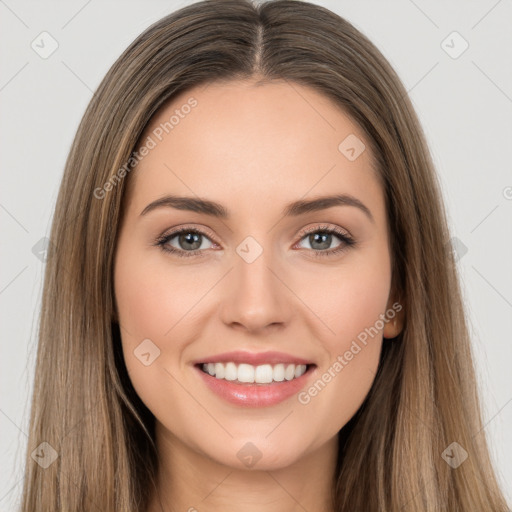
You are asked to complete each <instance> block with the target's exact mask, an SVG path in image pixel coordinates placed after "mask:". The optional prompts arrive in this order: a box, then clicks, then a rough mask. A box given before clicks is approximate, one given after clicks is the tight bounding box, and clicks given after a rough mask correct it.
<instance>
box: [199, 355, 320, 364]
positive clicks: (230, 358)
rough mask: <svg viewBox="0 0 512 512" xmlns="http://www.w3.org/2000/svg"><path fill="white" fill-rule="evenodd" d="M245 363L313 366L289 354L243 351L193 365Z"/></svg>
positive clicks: (213, 357) (207, 358)
mask: <svg viewBox="0 0 512 512" xmlns="http://www.w3.org/2000/svg"><path fill="white" fill-rule="evenodd" d="M229 362H232V363H237V364H241V363H246V364H250V365H253V366H257V365H261V364H280V363H288V364H296V365H297V364H306V365H309V364H313V363H312V362H311V361H308V360H306V359H302V358H301V357H296V356H293V355H291V354H285V353H284V352H258V353H254V352H243V351H235V352H224V353H222V354H216V355H213V356H207V357H204V358H203V359H200V360H198V361H195V362H194V364H201V363H229Z"/></svg>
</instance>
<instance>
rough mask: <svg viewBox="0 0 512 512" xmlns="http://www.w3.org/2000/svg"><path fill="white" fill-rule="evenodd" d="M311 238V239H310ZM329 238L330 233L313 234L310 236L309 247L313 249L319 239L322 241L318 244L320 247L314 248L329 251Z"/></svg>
mask: <svg viewBox="0 0 512 512" xmlns="http://www.w3.org/2000/svg"><path fill="white" fill-rule="evenodd" d="M311 237H312V239H311ZM331 237H332V235H331V234H330V233H323V234H318V233H315V234H313V235H311V236H310V241H309V243H310V244H311V247H313V248H315V247H314V244H315V243H317V242H318V241H319V239H323V241H320V242H319V243H320V247H316V248H317V249H329V246H330V245H331Z"/></svg>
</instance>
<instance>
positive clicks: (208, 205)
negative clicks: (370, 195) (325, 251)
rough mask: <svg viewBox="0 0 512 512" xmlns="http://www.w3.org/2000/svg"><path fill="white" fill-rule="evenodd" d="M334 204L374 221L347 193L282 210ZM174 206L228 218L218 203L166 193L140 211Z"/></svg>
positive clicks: (294, 212)
mask: <svg viewBox="0 0 512 512" xmlns="http://www.w3.org/2000/svg"><path fill="white" fill-rule="evenodd" d="M334 206H354V207H355V208H358V209H359V210H361V211H362V212H363V213H364V214H365V215H366V216H367V217H368V218H369V219H370V220H371V221H372V222H375V220H374V218H373V215H372V213H371V211H370V210H369V208H368V207H367V206H366V205H364V204H363V203H362V202H361V201H360V200H359V199H357V198H356V197H354V196H351V195H349V194H335V195H329V196H321V197H316V198H314V199H309V200H299V201H294V202H293V203H290V204H288V205H286V207H285V208H284V209H283V211H282V215H283V216H284V217H298V216H299V215H304V214H305V213H311V212H316V211H321V210H326V209H327V208H332V207H334ZM163 207H165V208H176V209H177V210H187V211H191V212H197V213H204V214H206V215H211V216H213V217H217V218H220V219H229V218H230V213H229V211H228V210H227V209H226V208H225V207H224V206H223V205H222V204H220V203H217V202H215V201H210V200H208V199H201V198H197V197H186V196H174V195H167V196H164V197H161V198H160V199H157V200H156V201H153V202H152V203H150V204H148V205H147V206H146V207H145V208H144V210H142V212H141V214H140V215H141V216H142V215H146V214H147V213H149V212H151V211H153V210H156V209H157V208H163Z"/></svg>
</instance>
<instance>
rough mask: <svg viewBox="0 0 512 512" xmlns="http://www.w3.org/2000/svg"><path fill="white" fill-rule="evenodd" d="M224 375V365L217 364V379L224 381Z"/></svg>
mask: <svg viewBox="0 0 512 512" xmlns="http://www.w3.org/2000/svg"><path fill="white" fill-rule="evenodd" d="M224 375H225V370H224V365H223V364H222V363H215V377H217V379H223V378H224Z"/></svg>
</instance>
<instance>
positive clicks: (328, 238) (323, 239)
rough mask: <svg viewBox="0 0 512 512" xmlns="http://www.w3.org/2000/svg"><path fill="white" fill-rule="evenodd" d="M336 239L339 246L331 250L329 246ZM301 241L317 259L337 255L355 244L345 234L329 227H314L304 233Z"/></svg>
mask: <svg viewBox="0 0 512 512" xmlns="http://www.w3.org/2000/svg"><path fill="white" fill-rule="evenodd" d="M303 235H304V233H303ZM336 238H337V239H338V240H339V244H338V245H337V246H335V248H333V249H331V248H330V246H331V244H332V242H333V240H335V239H336ZM301 240H306V242H307V243H308V244H309V249H311V250H312V251H313V254H314V256H319V257H324V256H333V255H336V254H339V253H341V252H342V251H345V250H347V249H348V248H349V247H351V246H353V245H354V244H355V240H354V239H353V238H352V237H351V236H350V235H349V234H348V233H347V232H344V231H342V230H341V229H339V228H330V227H329V226H316V227H315V228H313V229H310V230H308V231H306V232H305V236H303V237H302V239H301ZM306 248H308V247H306ZM325 249H328V250H325Z"/></svg>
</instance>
